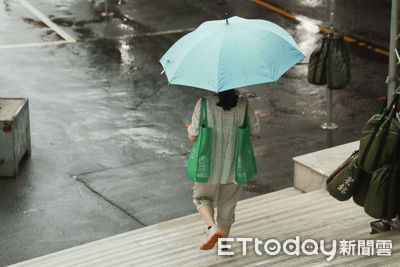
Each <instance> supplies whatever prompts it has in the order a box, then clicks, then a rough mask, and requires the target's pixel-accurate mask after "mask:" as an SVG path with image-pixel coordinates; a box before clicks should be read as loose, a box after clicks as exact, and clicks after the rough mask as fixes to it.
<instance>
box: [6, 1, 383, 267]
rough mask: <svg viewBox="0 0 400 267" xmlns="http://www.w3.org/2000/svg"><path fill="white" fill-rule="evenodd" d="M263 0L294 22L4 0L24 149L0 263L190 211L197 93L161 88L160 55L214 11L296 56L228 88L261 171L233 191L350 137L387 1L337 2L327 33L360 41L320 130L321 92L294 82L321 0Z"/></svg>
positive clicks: (363, 101)
mask: <svg viewBox="0 0 400 267" xmlns="http://www.w3.org/2000/svg"><path fill="white" fill-rule="evenodd" d="M264 2H265V3H270V4H273V5H277V6H278V7H279V8H281V9H283V10H285V11H287V12H289V13H291V14H295V15H296V16H297V17H298V18H301V21H300V22H299V21H295V20H293V19H291V18H289V17H287V16H285V15H282V14H281V13H278V12H276V11H273V10H271V9H270V8H267V7H265V6H263V5H261V4H260V3H256V2H253V1H247V0H246V1H243V0H236V1H234V0H228V1H227V4H225V5H217V4H216V1H211V0H207V1H194V0H169V1H145V0H135V1H128V0H125V1H109V11H112V12H113V13H114V16H113V17H110V18H104V17H102V16H101V13H102V12H104V3H103V1H87V0H85V1H83V0H77V1H72V0H63V1H61V0H54V1H44V0H29V2H26V1H25V0H4V1H2V3H1V4H0V21H1V22H2V26H1V27H0V59H1V63H2V64H1V65H0V81H1V87H0V96H1V97H28V98H29V100H30V115H31V135H32V156H31V158H29V159H28V160H26V161H24V162H23V163H22V165H21V173H20V175H19V176H18V177H17V178H16V179H5V178H1V179H0V247H1V252H0V265H7V264H11V263H15V262H19V261H22V260H26V259H30V258H33V257H37V256H40V255H44V254H48V253H51V252H54V251H58V250H61V249H65V248H68V247H72V246H76V245H79V244H83V243H87V242H90V241H93V240H97V239H100V238H104V237H107V236H111V235H115V234H118V233H122V232H126V231H130V230H133V229H137V228H140V227H143V226H145V225H151V224H154V223H158V222H162V221H165V220H168V219H171V218H175V217H179V216H183V215H186V214H190V213H193V212H195V208H194V206H193V203H192V200H191V194H192V193H191V190H192V182H191V181H189V180H188V179H187V178H186V177H185V161H186V157H187V155H188V152H189V150H190V147H191V143H190V142H189V140H187V132H186V128H185V124H187V123H190V118H191V115H192V111H193V107H194V104H195V103H196V101H197V99H198V98H199V97H201V95H203V94H207V92H206V91H204V90H200V89H195V88H189V87H184V86H169V85H168V82H167V79H166V77H165V76H163V75H160V72H161V71H162V68H161V65H160V64H159V63H158V60H159V59H160V58H161V56H162V55H163V54H164V53H165V51H166V50H167V49H168V48H169V47H170V46H171V45H172V44H173V43H174V42H175V41H176V40H177V39H178V38H180V37H181V36H183V35H184V34H186V33H187V32H189V31H191V30H192V29H193V28H196V27H197V26H198V25H199V24H200V23H202V22H204V21H206V20H213V19H221V18H223V17H224V13H225V12H228V13H229V14H232V15H238V16H242V17H247V18H262V19H267V20H270V21H272V22H275V23H277V24H279V25H281V26H282V27H284V28H286V29H287V30H288V31H289V32H291V33H292V34H293V36H294V39H295V40H296V42H297V43H298V44H299V46H300V48H301V50H302V51H303V53H304V54H305V55H307V58H306V59H305V60H303V61H302V62H301V63H300V64H298V65H296V66H295V67H293V68H292V69H291V70H290V71H288V72H287V73H286V74H285V75H284V76H283V77H282V78H281V79H280V80H279V81H278V82H276V83H271V84H263V85H257V86H251V87H246V88H240V91H241V92H242V93H244V94H248V95H249V96H251V97H250V101H251V104H252V105H253V107H254V108H255V109H256V112H257V113H258V116H259V117H260V121H261V127H262V130H261V133H260V138H259V139H256V140H255V141H254V142H253V144H254V148H255V151H256V155H257V161H258V166H259V174H258V175H257V177H256V178H254V179H253V180H252V181H251V182H250V183H249V184H248V185H247V186H246V192H245V193H244V194H243V196H242V198H248V197H252V196H255V195H258V194H263V193H268V192H271V191H275V190H279V189H282V188H286V187H289V186H292V185H293V163H292V157H294V156H298V155H302V154H305V153H309V152H312V151H316V150H320V149H324V148H327V147H330V146H333V145H339V144H343V143H347V142H351V141H355V140H357V139H358V138H359V136H360V132H361V129H362V127H363V125H364V123H365V122H366V121H367V120H368V119H369V117H370V116H372V115H373V114H375V113H377V112H379V111H380V109H381V107H382V105H384V102H382V101H377V99H378V98H380V97H382V96H385V94H386V85H385V79H386V76H387V68H388V66H387V63H388V58H387V56H385V55H382V54H380V53H376V52H374V51H373V49H371V47H373V48H376V47H378V48H380V49H386V50H387V48H388V44H387V42H388V39H389V16H390V1H370V0H363V1H344V0H342V1H337V2H338V7H337V10H338V13H339V14H338V16H337V25H338V29H339V30H340V31H343V32H344V33H345V34H346V35H349V36H352V37H353V38H355V39H357V40H358V41H357V42H355V43H348V48H349V52H350V56H351V62H352V81H351V83H350V85H349V86H348V88H346V89H345V90H342V91H336V92H334V100H333V101H334V114H333V117H334V121H335V122H336V123H337V124H338V125H339V126H340V127H339V128H338V129H337V130H335V131H331V132H327V131H323V130H321V129H320V127H319V126H320V124H321V123H323V122H324V121H326V116H327V114H326V110H327V107H326V104H327V103H326V88H325V87H320V86H313V85H309V84H308V83H307V80H306V74H307V62H308V56H309V55H310V53H311V51H312V50H313V49H314V48H315V47H316V46H318V44H319V42H320V39H321V36H322V35H321V34H320V33H319V30H318V28H316V27H315V26H313V25H314V24H320V25H325V26H327V25H326V23H327V22H328V21H329V18H328V17H327V14H328V6H327V5H326V2H328V1H322V0H319V1H318V0H315V1H311V0H307V1H306V0H303V1H285V2H284V4H283V1H264ZM350 2H351V4H350ZM35 10H36V11H39V12H40V14H42V15H39V17H38V16H37V12H36V11H35ZM35 12H36V13H35ZM48 21H50V22H53V23H54V25H53V24H51V23H50V24H49V22H48ZM46 22H47V23H46ZM361 42H365V43H367V44H368V45H360V43H361ZM370 45H371V47H370V48H368V46H370Z"/></svg>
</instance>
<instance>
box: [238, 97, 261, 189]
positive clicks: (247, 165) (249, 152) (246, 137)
mask: <svg viewBox="0 0 400 267" xmlns="http://www.w3.org/2000/svg"><path fill="white" fill-rule="evenodd" d="M256 174H257V163H256V157H255V155H254V150H253V145H252V143H251V139H250V126H249V116H248V112H247V99H246V111H245V115H244V121H243V124H242V126H240V127H238V145H237V153H236V182H237V183H238V184H244V183H246V182H248V181H249V180H250V179H251V178H253V176H254V175H256Z"/></svg>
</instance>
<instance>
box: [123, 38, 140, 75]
mask: <svg viewBox="0 0 400 267" xmlns="http://www.w3.org/2000/svg"><path fill="white" fill-rule="evenodd" d="M119 43H120V46H119V51H120V53H121V72H122V73H126V74H132V73H133V72H134V71H135V70H137V67H136V66H135V65H134V61H135V57H134V55H133V54H132V53H130V48H131V46H130V45H129V44H128V42H127V41H126V40H120V41H119Z"/></svg>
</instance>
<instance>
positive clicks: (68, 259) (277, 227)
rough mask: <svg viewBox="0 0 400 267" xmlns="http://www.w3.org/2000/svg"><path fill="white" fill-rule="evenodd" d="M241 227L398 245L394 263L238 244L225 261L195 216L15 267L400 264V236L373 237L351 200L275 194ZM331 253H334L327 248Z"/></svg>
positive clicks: (241, 231) (245, 213) (241, 217)
mask: <svg viewBox="0 0 400 267" xmlns="http://www.w3.org/2000/svg"><path fill="white" fill-rule="evenodd" d="M236 218H237V221H236V223H235V224H234V225H233V228H232V232H231V237H253V238H256V237H258V238H259V239H261V240H267V239H271V238H276V239H278V240H280V241H281V243H283V241H284V240H286V239H288V238H294V237H296V236H299V237H300V238H301V240H302V241H304V240H305V239H307V238H312V239H314V240H317V241H318V242H319V240H322V239H323V240H325V241H326V242H327V244H330V243H331V240H338V242H339V240H342V239H345V240H357V239H363V240H369V239H375V240H376V239H392V240H393V249H392V252H393V255H392V256H391V257H367V256H363V257H358V256H339V254H338V253H337V256H336V257H335V259H334V260H333V262H330V263H328V262H327V261H326V256H324V255H322V254H319V255H314V256H305V255H301V256H288V255H285V254H283V253H282V252H281V254H278V255H276V256H270V255H266V254H265V253H264V254H263V255H262V256H258V255H256V254H255V253H254V244H249V245H248V249H247V251H248V254H247V255H245V256H243V255H241V252H242V250H241V243H239V242H234V243H232V244H233V248H234V251H235V253H236V255H235V256H234V257H232V258H225V259H223V260H222V261H221V260H218V259H217V258H218V257H217V251H216V249H212V250H209V251H201V250H199V248H198V247H199V245H200V242H201V241H202V239H203V236H204V230H205V227H204V225H203V223H202V221H201V219H200V216H199V215H198V214H192V215H188V216H185V217H181V218H177V219H174V220H170V221H167V222H163V223H159V224H155V225H152V226H149V227H145V228H142V229H138V230H134V231H131V232H127V233H123V234H120V235H116V236H112V237H109V238H105V239H102V240H98V241H94V242H91V243H88V244H84V245H81V246H77V247H73V248H70V249H66V250H63V251H59V252H56V253H52V254H49V255H45V256H42V257H39V258H35V259H32V260H28V261H25V262H21V263H18V264H15V265H13V266H41V267H42V266H158V265H160V266H208V265H226V266H244V265H250V266H256V265H274V264H279V266H285V265H287V266H308V265H328V264H331V263H333V264H338V265H346V264H353V265H356V266H361V265H368V264H371V265H376V264H386V263H387V264H389V263H392V264H393V263H396V260H400V255H398V254H399V253H398V251H399V250H400V242H399V241H400V235H398V232H395V231H392V232H390V233H381V234H375V235H370V234H369V232H370V228H369V222H370V221H372V220H373V219H372V218H370V217H369V216H367V215H366V214H365V213H364V211H363V209H362V208H361V207H358V206H356V205H355V204H354V203H353V202H352V201H351V200H350V201H346V202H339V201H336V200H335V199H333V198H332V197H330V196H329V195H328V193H327V192H326V191H325V190H315V191H313V192H309V193H301V191H300V190H297V189H295V188H288V189H284V190H280V191H277V192H273V193H270V194H266V195H262V196H258V197H254V198H251V199H247V200H243V201H240V202H239V203H238V207H237V212H236ZM327 249H329V248H327Z"/></svg>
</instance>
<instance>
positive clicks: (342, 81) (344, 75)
mask: <svg viewBox="0 0 400 267" xmlns="http://www.w3.org/2000/svg"><path fill="white" fill-rule="evenodd" d="M326 75H327V83H328V88H329V89H333V90H338V89H343V88H344V87H346V86H347V85H348V84H349V82H350V79H351V72H350V57H349V55H348V54H347V50H346V46H345V44H344V40H343V34H340V35H339V36H335V37H334V38H333V39H332V41H331V43H330V46H329V55H328V59H327V63H326Z"/></svg>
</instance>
